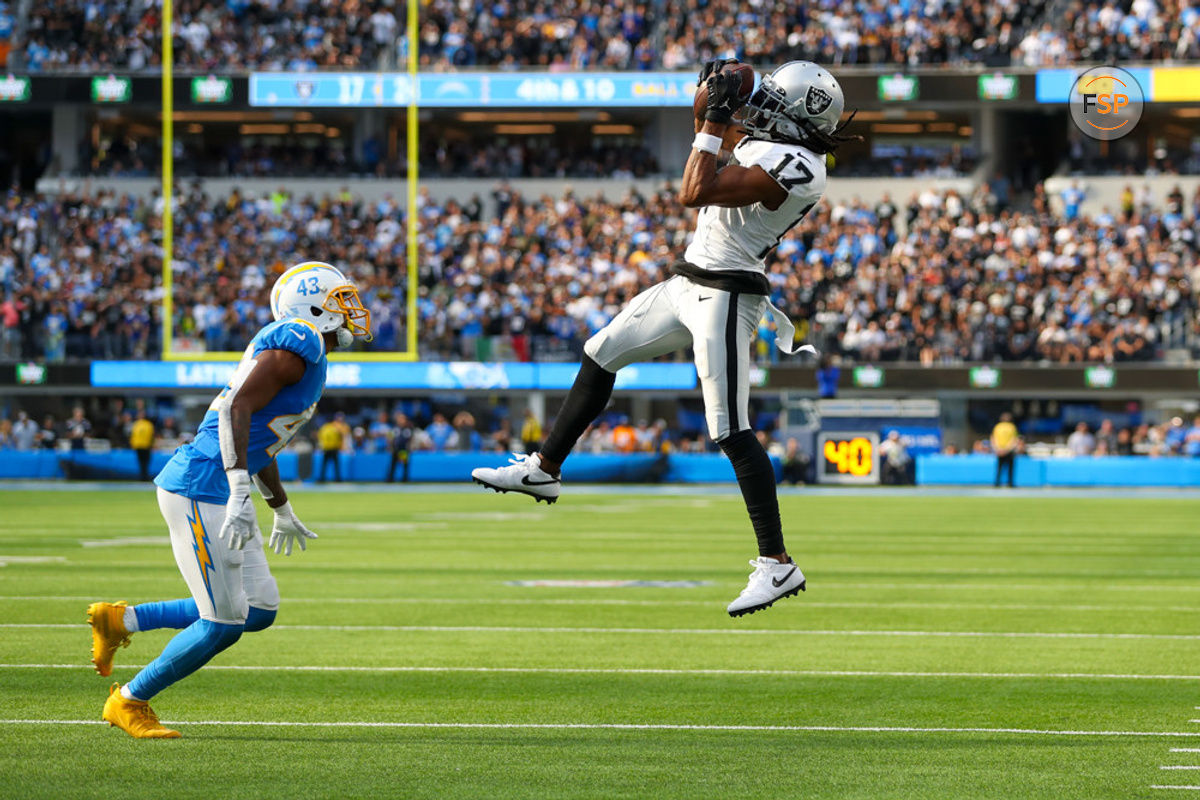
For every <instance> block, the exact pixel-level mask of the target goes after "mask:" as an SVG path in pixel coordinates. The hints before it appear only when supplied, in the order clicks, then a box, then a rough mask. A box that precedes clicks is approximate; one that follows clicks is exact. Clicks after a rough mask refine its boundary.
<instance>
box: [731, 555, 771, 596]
mask: <svg viewBox="0 0 1200 800" xmlns="http://www.w3.org/2000/svg"><path fill="white" fill-rule="evenodd" d="M750 566H752V567H754V569H753V570H752V571H751V572H750V580H749V582H747V584H746V588H745V589H742V592H741V594H739V595H738V597H741V596H742V595H744V594H746V593H747V592H752V591H754V590H755V589H757V588H758V584H760V583H762V579H763V578H764V577H766V574H767V568H768V567H769V566H770V565H769V564H764V563H763V562H761V561H759V560H758V559H757V558H752V559H750Z"/></svg>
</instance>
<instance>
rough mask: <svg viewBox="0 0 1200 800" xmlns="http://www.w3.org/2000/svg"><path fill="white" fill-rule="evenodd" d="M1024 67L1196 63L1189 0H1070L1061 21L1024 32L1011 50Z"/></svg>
mask: <svg viewBox="0 0 1200 800" xmlns="http://www.w3.org/2000/svg"><path fill="white" fill-rule="evenodd" d="M1013 55H1014V61H1015V62H1016V63H1018V64H1024V65H1025V66H1030V67H1037V66H1043V65H1047V64H1074V63H1077V62H1085V63H1092V64H1127V63H1130V62H1138V61H1195V60H1196V59H1200V7H1197V5H1196V3H1195V2H1194V0H1163V1H1162V2H1157V1H1156V0H1132V2H1117V0H1072V2H1071V3H1070V4H1069V5H1067V7H1066V9H1065V13H1064V14H1063V17H1062V19H1061V20H1060V21H1059V22H1058V23H1057V24H1055V23H1054V22H1053V21H1052V20H1045V21H1044V22H1042V24H1041V25H1040V26H1037V27H1036V28H1033V29H1030V30H1029V32H1028V33H1027V34H1026V35H1025V36H1024V38H1022V39H1021V41H1020V43H1019V44H1018V46H1017V47H1016V50H1015V51H1014V54H1013Z"/></svg>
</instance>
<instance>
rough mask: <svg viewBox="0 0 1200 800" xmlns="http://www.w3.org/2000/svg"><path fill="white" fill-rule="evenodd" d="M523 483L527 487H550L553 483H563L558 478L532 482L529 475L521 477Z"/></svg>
mask: <svg viewBox="0 0 1200 800" xmlns="http://www.w3.org/2000/svg"><path fill="white" fill-rule="evenodd" d="M521 483H523V484H525V485H526V486H549V485H550V484H552V483H561V481H560V480H559V479H558V478H554V479H553V480H549V481H531V480H529V476H528V475H523V476H522V477H521Z"/></svg>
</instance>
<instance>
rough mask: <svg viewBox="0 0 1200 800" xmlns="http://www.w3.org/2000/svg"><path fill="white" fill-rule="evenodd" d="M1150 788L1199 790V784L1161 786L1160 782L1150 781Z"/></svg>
mask: <svg viewBox="0 0 1200 800" xmlns="http://www.w3.org/2000/svg"><path fill="white" fill-rule="evenodd" d="M1150 788H1151V789H1184V790H1190V791H1193V792H1200V786H1163V785H1161V784H1157V783H1152V784H1150Z"/></svg>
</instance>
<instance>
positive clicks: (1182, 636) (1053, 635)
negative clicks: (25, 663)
mask: <svg viewBox="0 0 1200 800" xmlns="http://www.w3.org/2000/svg"><path fill="white" fill-rule="evenodd" d="M86 627H87V625H86V624H83V623H65V622H4V623H0V628H86ZM273 627H274V628H275V629H276V630H284V631H342V632H347V633H359V632H392V633H555V634H558V633H565V634H608V635H627V634H633V635H651V636H891V637H908V638H964V639H1106V640H1110V639H1129V640H1159V641H1189V642H1190V641H1200V634H1192V633H1083V632H1069V631H1057V632H1043V631H908V630H877V631H872V630H840V631H839V630H818V629H814V630H791V629H782V630H768V629H762V628H596V627H582V626H580V627H573V626H570V627H554V626H547V627H536V626H526V625H275V626H273ZM1193 721H1200V720H1193Z"/></svg>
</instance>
